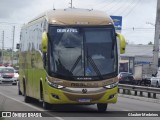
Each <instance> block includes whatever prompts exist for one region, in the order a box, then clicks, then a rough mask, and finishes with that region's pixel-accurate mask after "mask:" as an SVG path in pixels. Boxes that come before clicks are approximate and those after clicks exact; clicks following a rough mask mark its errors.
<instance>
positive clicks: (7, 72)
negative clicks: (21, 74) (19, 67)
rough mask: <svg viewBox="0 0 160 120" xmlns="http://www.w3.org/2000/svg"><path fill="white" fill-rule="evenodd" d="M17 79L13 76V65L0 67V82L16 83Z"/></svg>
mask: <svg viewBox="0 0 160 120" xmlns="http://www.w3.org/2000/svg"><path fill="white" fill-rule="evenodd" d="M17 79H18V77H16V76H15V70H14V68H13V67H5V66H1V67H0V84H12V85H17Z"/></svg>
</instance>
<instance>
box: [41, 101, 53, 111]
mask: <svg viewBox="0 0 160 120" xmlns="http://www.w3.org/2000/svg"><path fill="white" fill-rule="evenodd" d="M51 106H52V105H51V104H49V103H47V102H45V101H43V108H44V109H45V110H50V109H51V108H52V107H51Z"/></svg>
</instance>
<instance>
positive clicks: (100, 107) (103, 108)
mask: <svg viewBox="0 0 160 120" xmlns="http://www.w3.org/2000/svg"><path fill="white" fill-rule="evenodd" d="M107 106H108V104H103V103H100V104H97V108H98V111H99V112H105V111H106V110H107Z"/></svg>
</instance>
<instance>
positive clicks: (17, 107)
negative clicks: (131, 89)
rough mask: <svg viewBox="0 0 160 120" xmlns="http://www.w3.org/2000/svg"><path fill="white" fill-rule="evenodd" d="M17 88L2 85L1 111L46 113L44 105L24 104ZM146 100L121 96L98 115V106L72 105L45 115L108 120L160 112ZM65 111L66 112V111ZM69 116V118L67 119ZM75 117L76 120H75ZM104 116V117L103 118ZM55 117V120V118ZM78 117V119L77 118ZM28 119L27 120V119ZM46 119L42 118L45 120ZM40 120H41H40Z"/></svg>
mask: <svg viewBox="0 0 160 120" xmlns="http://www.w3.org/2000/svg"><path fill="white" fill-rule="evenodd" d="M17 93H18V92H17V86H11V85H0V111H44V110H43V108H42V105H41V104H39V103H37V101H35V103H30V104H28V103H24V102H23V96H19V95H18V94H17ZM143 100H144V98H142V99H139V100H136V99H131V98H127V97H121V96H119V99H118V102H117V103H116V104H110V105H109V106H108V111H106V113H103V114H101V113H97V108H96V105H87V106H85V105H71V106H67V105H66V106H59V107H55V108H54V109H53V111H52V112H47V113H45V114H46V115H48V116H52V118H47V119H52V120H75V119H78V120H81V119H84V120H90V119H92V120H97V119H99V120H106V116H109V115H110V114H114V113H116V111H144V110H145V111H160V103H153V102H152V100H150V102H147V101H143ZM64 110H65V111H64ZM65 116H67V117H65ZM73 116H74V118H73ZM102 116H103V117H102ZM53 117H54V118H53ZM75 117H76V118H75ZM8 119H9V120H14V119H15V120H17V118H8ZM26 119H27V118H26ZM43 119H44V118H42V120H43ZM107 119H109V120H128V119H130V120H134V119H136V120H137V119H138V120H141V119H143V120H158V119H159V118H153V117H149V118H145V117H141V118H137V117H136V118H133V117H132V118H131V117H125V118H124V117H110V118H109V117H107ZM38 120H39V118H38Z"/></svg>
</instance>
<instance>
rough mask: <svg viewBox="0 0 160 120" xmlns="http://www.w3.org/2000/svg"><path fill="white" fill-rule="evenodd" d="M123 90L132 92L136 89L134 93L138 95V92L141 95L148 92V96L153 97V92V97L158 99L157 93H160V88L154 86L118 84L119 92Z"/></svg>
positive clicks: (127, 92)
mask: <svg viewBox="0 0 160 120" xmlns="http://www.w3.org/2000/svg"><path fill="white" fill-rule="evenodd" d="M120 90H123V92H122V93H123V94H131V91H134V95H135V96H137V95H138V94H137V93H138V92H139V95H140V96H143V93H144V92H145V93H147V96H148V98H151V94H153V98H154V99H156V98H157V97H156V95H157V94H160V88H154V87H146V86H135V85H126V84H119V85H118V92H119V93H120Z"/></svg>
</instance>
